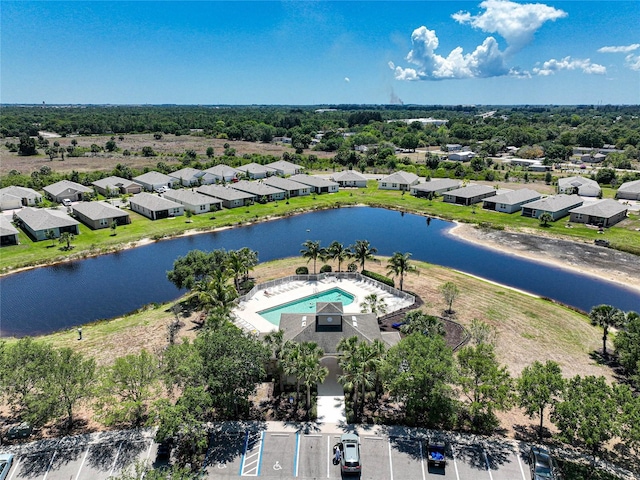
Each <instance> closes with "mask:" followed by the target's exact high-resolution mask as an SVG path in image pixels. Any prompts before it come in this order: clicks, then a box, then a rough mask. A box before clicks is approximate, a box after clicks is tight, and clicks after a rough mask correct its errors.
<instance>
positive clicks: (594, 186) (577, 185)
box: [558, 177, 602, 197]
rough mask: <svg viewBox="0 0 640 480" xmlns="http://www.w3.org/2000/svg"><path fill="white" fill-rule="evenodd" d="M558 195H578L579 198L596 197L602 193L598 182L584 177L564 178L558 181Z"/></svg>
mask: <svg viewBox="0 0 640 480" xmlns="http://www.w3.org/2000/svg"><path fill="white" fill-rule="evenodd" d="M558 193H565V194H567V195H572V194H578V195H580V196H581V197H597V196H599V195H600V194H601V193H602V189H601V188H600V185H598V182H596V181H595V180H591V179H590V178H585V177H566V178H559V179H558Z"/></svg>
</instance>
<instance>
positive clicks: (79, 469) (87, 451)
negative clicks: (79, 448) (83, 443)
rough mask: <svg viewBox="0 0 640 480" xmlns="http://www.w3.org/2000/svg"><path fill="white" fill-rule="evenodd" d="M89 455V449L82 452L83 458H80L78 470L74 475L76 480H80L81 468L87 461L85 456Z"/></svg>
mask: <svg viewBox="0 0 640 480" xmlns="http://www.w3.org/2000/svg"><path fill="white" fill-rule="evenodd" d="M88 453H89V447H87V450H86V451H85V452H84V457H82V462H80V468H78V474H77V475H76V480H78V479H79V478H80V472H81V471H82V467H83V466H84V461H85V460H86V459H87V454H88Z"/></svg>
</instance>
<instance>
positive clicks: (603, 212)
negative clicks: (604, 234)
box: [569, 198, 628, 218]
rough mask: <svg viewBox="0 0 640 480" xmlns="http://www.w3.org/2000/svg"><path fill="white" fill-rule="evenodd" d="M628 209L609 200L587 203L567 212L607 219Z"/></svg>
mask: <svg viewBox="0 0 640 480" xmlns="http://www.w3.org/2000/svg"><path fill="white" fill-rule="evenodd" d="M627 210H628V208H627V207H626V206H625V205H622V204H621V203H619V202H616V201H615V200H612V199H611V198H606V199H604V200H599V201H597V202H592V203H587V204H586V205H582V206H580V207H577V208H574V209H573V210H569V213H581V214H583V215H591V216H594V217H603V218H609V217H613V216H614V215H617V214H619V213H622V212H626V211H627Z"/></svg>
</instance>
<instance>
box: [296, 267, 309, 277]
mask: <svg viewBox="0 0 640 480" xmlns="http://www.w3.org/2000/svg"><path fill="white" fill-rule="evenodd" d="M296 275H309V268H307V267H298V268H296Z"/></svg>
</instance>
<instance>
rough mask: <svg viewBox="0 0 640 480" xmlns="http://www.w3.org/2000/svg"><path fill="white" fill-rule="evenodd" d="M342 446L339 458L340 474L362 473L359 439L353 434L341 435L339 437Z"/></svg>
mask: <svg viewBox="0 0 640 480" xmlns="http://www.w3.org/2000/svg"><path fill="white" fill-rule="evenodd" d="M340 445H341V446H342V449H341V450H342V456H341V458H340V469H341V470H342V473H357V474H360V473H361V472H362V465H361V464H360V437H358V435H356V434H354V433H343V434H342V436H341V437H340Z"/></svg>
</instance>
